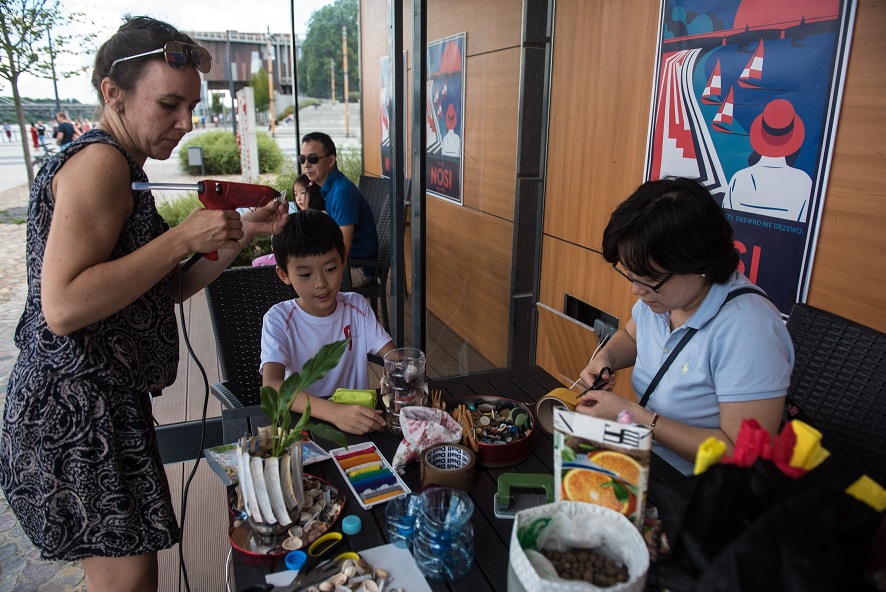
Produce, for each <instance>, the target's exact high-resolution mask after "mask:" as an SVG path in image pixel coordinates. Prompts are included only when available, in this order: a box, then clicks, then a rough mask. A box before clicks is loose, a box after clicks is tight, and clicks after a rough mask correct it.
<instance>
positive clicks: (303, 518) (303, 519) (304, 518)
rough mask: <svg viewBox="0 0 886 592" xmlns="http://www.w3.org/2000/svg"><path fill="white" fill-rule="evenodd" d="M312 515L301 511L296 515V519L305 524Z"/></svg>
mask: <svg viewBox="0 0 886 592" xmlns="http://www.w3.org/2000/svg"><path fill="white" fill-rule="evenodd" d="M313 515H314V514H312V513H311V512H302V513H301V514H299V515H298V521H299V523H300V524H305V523H306V522H307V521H308V520H310V519H311V517H312V516H313Z"/></svg>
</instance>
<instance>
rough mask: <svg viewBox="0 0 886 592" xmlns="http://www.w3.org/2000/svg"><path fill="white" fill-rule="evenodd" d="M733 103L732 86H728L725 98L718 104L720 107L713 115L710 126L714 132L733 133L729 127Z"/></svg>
mask: <svg viewBox="0 0 886 592" xmlns="http://www.w3.org/2000/svg"><path fill="white" fill-rule="evenodd" d="M734 103H735V101H734V99H733V97H732V87H731V86H730V87H729V93H728V94H727V95H726V100H725V101H723V104H722V105H720V109H718V110H717V114H716V115H714V120H713V121H712V122H711V126H712V127H713V128H714V131H715V132H723V133H724V134H731V133H734V132H733V131H732V129H731V128H732V107H733V105H734Z"/></svg>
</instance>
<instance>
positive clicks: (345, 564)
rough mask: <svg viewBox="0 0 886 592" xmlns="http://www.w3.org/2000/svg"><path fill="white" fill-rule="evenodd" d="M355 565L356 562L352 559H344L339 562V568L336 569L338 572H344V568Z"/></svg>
mask: <svg viewBox="0 0 886 592" xmlns="http://www.w3.org/2000/svg"><path fill="white" fill-rule="evenodd" d="M355 565H357V562H356V561H354V560H353V559H345V560H344V561H342V562H341V569H340V570H338V571H339V573H345V570H346V569H348V568H349V567H354V566H355ZM348 577H350V576H348Z"/></svg>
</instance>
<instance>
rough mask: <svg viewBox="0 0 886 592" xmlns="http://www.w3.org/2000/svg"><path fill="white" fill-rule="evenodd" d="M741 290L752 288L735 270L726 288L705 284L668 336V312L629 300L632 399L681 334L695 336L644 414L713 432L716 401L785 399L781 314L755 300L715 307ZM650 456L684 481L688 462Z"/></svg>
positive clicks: (790, 352) (789, 365) (659, 449)
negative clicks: (633, 331)
mask: <svg viewBox="0 0 886 592" xmlns="http://www.w3.org/2000/svg"><path fill="white" fill-rule="evenodd" d="M747 286H753V284H752V283H751V282H750V281H749V280H748V279H747V278H746V277H745V276H744V275H742V274H741V273H739V272H737V271H736V272H735V273H734V274H733V276H732V278H731V279H730V280H729V281H728V282H726V283H724V284H713V285H712V286H711V289H710V291H708V294H707V296H705V299H704V300H703V301H702V303H701V305H700V306H699V307H698V309H697V310H696V311H695V312H694V313H693V315H692V316H691V317H689V320H688V321H686V323H684V324H683V325H682V326H681V327H678V328H677V329H676V330H674V331H673V332H672V331H671V330H670V323H669V318H670V313H660V314H659V313H655V312H653V311H652V310H651V309H650V308H649V307H648V306H647V305H646V304H644V303H643V302H642V301H637V303H636V304H635V305H634V308H633V311H632V314H633V318H634V322H635V323H636V324H637V361H636V363H635V365H634V370H633V375H632V378H631V382H632V384H633V387H634V391H635V392H636V393H637V398H638V399H639V398H640V397H641V396H642V395H643V393H644V392H645V391H646V387H647V386H648V385H649V383H650V382H651V381H652V378H653V377H654V376H655V374H656V373H657V372H658V370H659V368H660V367H661V365H662V364H663V363H664V361H665V360H666V359H667V357H668V355H669V354H670V352H671V350H672V349H673V348H674V347H675V346H676V345H677V343H679V341H680V340H681V339H682V338H683V335H684V334H685V333H686V331H687V330H688V329H689V328H690V327H695V328H697V329H698V332H697V333H696V334H695V335H694V336H693V337H692V339H690V340H689V342H688V343H687V344H686V346H685V347H684V348H683V350H682V351H681V352H680V353H679V354H678V356H677V358H676V359H675V360H674V361H673V363H672V364H671V366H670V367H669V368H668V370H667V372H666V373H665V375H664V376H663V377H662V379H661V382H659V384H658V386H657V387H656V389H655V390H654V391H653V392H652V395H651V397H650V398H649V402H648V403H647V408H648V409H649V410H650V411H656V412H658V413H660V414H662V415H663V416H665V417H667V418H669V419H673V420H675V421H679V422H681V423H685V424H688V425H691V426H696V427H702V428H719V427H720V407H719V404H720V402H721V401H722V402H724V403H736V402H743V401H754V400H758V399H771V398H774V397H780V396H782V395H784V394H785V393H786V392H787V388H788V384H789V382H790V379H791V370H792V369H793V367H794V347H793V344H792V343H791V336H790V334H788V330H787V328H786V327H785V324H784V321H783V320H782V318H781V313H779V311H778V309H776V308H775V306H774V305H773V304H772V303H771V302H769V301H768V300H767V299H766V298H763V297H762V296H758V295H756V294H743V295H741V296H738V297H736V298H735V299H733V300H731V301H730V302H727V303H726V304H725V305H724V304H723V302H724V301H725V300H726V296H727V295H728V294H729V292H732V291H733V290H737V289H739V288H743V287H747ZM721 306H722V310H721V309H720V307H721ZM718 311H719V312H718ZM653 450H654V451H655V452H656V453H657V454H659V455H660V456H661V457H662V458H664V459H665V460H666V461H668V462H669V463H670V464H672V465H673V466H675V467H676V468H677V469H679V470H680V471H682V472H683V474H686V475H691V474H692V468H693V463H692V462H690V461H688V460H685V459H684V458H682V457H680V456H679V455H677V454H675V453H673V452H671V451H670V450H668V449H666V448H664V447H663V446H660V445H658V444H653Z"/></svg>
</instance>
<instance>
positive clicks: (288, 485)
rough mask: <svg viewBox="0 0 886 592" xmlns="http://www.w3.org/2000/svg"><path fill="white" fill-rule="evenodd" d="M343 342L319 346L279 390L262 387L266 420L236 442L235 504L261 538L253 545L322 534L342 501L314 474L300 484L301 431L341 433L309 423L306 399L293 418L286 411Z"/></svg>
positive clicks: (340, 440) (337, 437) (334, 360)
mask: <svg viewBox="0 0 886 592" xmlns="http://www.w3.org/2000/svg"><path fill="white" fill-rule="evenodd" d="M348 341H350V340H348V339H344V340H341V341H336V342H334V343H330V344H327V345H324V346H323V347H321V348H320V351H318V352H317V354H316V355H315V356H314V357H313V358H311V359H310V360H308V361H307V362H306V363H305V364H304V366H303V367H302V369H301V372H293V373H292V374H291V375H290V376H289V377H287V378H286V380H284V381H283V384H281V385H280V389H279V390H277V389H274V388H272V387H268V386H263V387H262V389H261V408H262V411H264V413H265V415H266V416H267V417H268V419H270V420H271V424H270V425H269V426H266V427H265V428H261V429H259V433H258V435H255V436H249V435H245V436H243V437H242V438H241V439H240V441H239V442H238V444H237V473H238V477H239V478H238V488H239V496H240V504H241V507H242V508H243V513H244V514H245V515H246V519H247V521H248V522H249V525H250V526H251V528H252V531H253V534H254V535H255V536H257V537H258V538H259V539H260V540H259V541H256V544H257V546H260V547H262V548H268V547H278V546H280V547H283V548H287V547H289V548H290V549H297V548H300V547H301V546H303V545H304V544H306V543H308V542H310V540H309V539H312V538H317V537H318V536H319V535H320V534H322V532H320V530H321V529H322V530H325V528H324V527H323V525H324V524H325V526H326V527H328V525H329V524H330V523H331V522H332V521H334V520H335V518H336V517H337V516H338V513H339V511H340V510H341V506H342V504H343V500H342V499H340V498H341V496H340V495H339V496H337V495H336V494H337V491H336V490H335V489H334V488H332V487H325V488H324V487H323V484H322V482H319V480H317V479H310V480H309V482H308V483H307V484H306V483H305V478H304V475H303V473H302V468H303V465H302V447H301V441H302V438H303V432H305V431H307V430H310V431H312V432H313V433H314V434H316V435H318V436H320V437H322V438H325V439H327V440H331V441H333V442H335V443H337V444H339V445H340V446H344V445H345V436H344V434H342V433H341V432H340V431H339V430H337V429H335V428H333V427H331V426H329V425H326V424H318V423H310V418H311V405H310V403H308V404H307V405H305V411H304V413H303V414H302V415H301V417H300V418H299V419H298V421H297V422H295V423H293V421H292V413H291V411H290V410H291V408H292V405H293V403H295V401H296V399H297V397H298V396H299V395H300V394H301V393H302V392H303V391H304V390H305V389H306V388H307V387H308V386H310V385H311V384H313V383H314V382H316V381H318V380H320V379H321V378H323V377H324V376H325V375H326V373H327V372H329V370H331V369H332V368H334V367H335V366H336V365H338V363H339V361H340V360H341V357H342V355H343V354H344V352H345V348H346V347H347V345H348ZM315 481H316V483H315ZM305 485H307V486H308V490H307V491H306V490H305ZM333 514H334V516H333Z"/></svg>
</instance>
